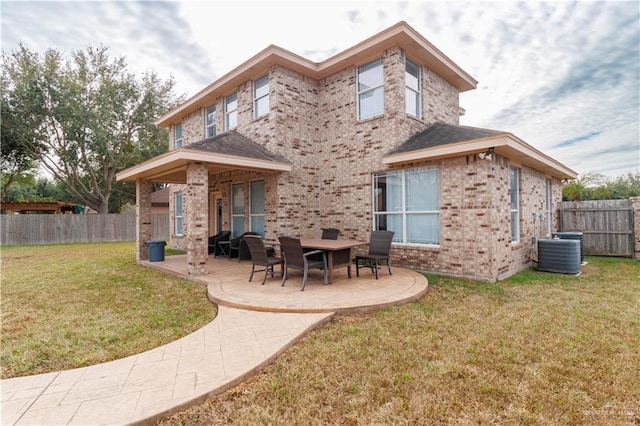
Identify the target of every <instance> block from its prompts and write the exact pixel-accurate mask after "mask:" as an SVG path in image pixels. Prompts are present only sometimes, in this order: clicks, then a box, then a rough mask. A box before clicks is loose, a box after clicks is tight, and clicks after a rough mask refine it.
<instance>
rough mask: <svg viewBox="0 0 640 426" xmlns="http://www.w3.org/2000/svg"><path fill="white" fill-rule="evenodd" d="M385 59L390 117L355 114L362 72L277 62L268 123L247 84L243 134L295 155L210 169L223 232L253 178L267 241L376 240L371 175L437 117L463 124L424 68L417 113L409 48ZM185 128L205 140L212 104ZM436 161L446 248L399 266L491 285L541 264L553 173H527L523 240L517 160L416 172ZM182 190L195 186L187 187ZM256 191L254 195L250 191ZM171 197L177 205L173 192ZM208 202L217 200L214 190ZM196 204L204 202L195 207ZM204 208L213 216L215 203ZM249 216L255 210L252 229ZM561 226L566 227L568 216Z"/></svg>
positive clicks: (411, 253)
mask: <svg viewBox="0 0 640 426" xmlns="http://www.w3.org/2000/svg"><path fill="white" fill-rule="evenodd" d="M382 57H383V61H384V76H385V94H384V102H385V110H384V114H383V115H382V116H380V117H375V118H371V119H368V120H362V121H357V120H356V115H357V111H356V108H357V94H356V81H357V77H356V72H357V71H356V68H355V67H349V68H347V69H344V70H341V71H339V72H337V73H335V74H334V75H332V76H329V77H327V78H325V79H323V80H321V81H316V80H313V79H310V78H308V77H306V76H303V75H301V74H299V73H297V72H294V71H291V70H288V69H285V68H283V67H280V66H274V67H272V68H271V69H270V71H269V72H270V74H269V77H270V109H271V110H270V113H269V114H268V115H266V116H263V117H260V118H258V119H254V118H253V115H252V108H253V105H252V101H253V99H252V82H251V81H247V82H245V83H243V84H241V85H240V86H239V87H238V91H237V93H238V131H239V132H240V133H242V134H243V135H245V136H247V137H249V138H251V139H252V140H254V141H255V142H257V143H259V144H261V145H263V146H265V147H267V148H268V149H269V150H270V151H271V152H274V153H277V154H281V155H283V156H284V157H286V158H287V159H288V160H289V161H291V162H292V164H293V170H292V171H291V172H290V173H281V174H271V173H259V172H246V171H234V172H228V173H224V174H220V175H215V176H210V177H209V186H208V190H209V192H220V193H221V194H222V199H223V212H224V213H223V214H224V217H223V226H222V227H223V228H224V229H230V216H229V212H230V205H229V204H230V193H229V192H230V186H231V184H232V183H238V182H245V184H247V185H248V183H249V182H250V181H251V180H257V179H264V180H265V189H266V200H265V202H266V206H265V210H266V211H265V232H266V238H267V239H270V240H273V239H276V238H277V236H279V235H291V236H318V235H320V228H323V227H336V228H339V229H340V230H341V232H342V237H344V238H358V239H363V240H367V239H368V237H369V233H370V232H371V228H372V209H373V206H372V175H373V174H374V173H379V172H382V171H385V170H387V169H388V167H387V166H385V165H384V164H383V163H382V156H383V155H384V153H386V152H387V151H389V150H390V149H392V148H394V147H396V146H398V145H400V144H402V143H403V142H404V141H406V140H407V139H408V138H409V137H410V136H412V135H413V134H415V133H416V132H418V131H420V130H423V129H425V128H426V127H428V126H429V125H430V124H432V123H434V122H437V121H441V122H445V123H449V124H458V122H459V121H458V120H459V116H458V111H459V102H458V92H457V90H456V89H455V88H454V87H453V86H451V85H450V84H449V83H447V82H446V81H444V80H443V79H442V78H441V77H439V76H438V75H436V74H435V73H433V72H432V71H431V70H428V69H425V68H422V73H421V76H422V79H421V84H422V85H421V90H422V97H423V104H422V117H421V118H415V117H410V116H407V115H406V114H405V112H404V90H405V87H404V72H405V70H404V59H403V52H402V51H401V50H400V49H397V48H394V49H389V50H387V51H385V52H384V53H383V54H382ZM371 59H373V58H371ZM256 77H258V76H256ZM223 102H224V98H223V97H220V98H218V99H216V100H215V105H216V111H217V133H218V134H220V133H222V132H223V122H224V106H223ZM183 133H184V144H185V145H188V144H189V143H193V142H195V141H198V140H201V139H202V138H204V113H203V111H199V112H196V113H193V114H191V115H189V116H188V117H186V118H185V119H184V121H183ZM427 165H435V166H437V167H438V169H439V179H440V191H441V197H440V203H441V204H440V205H441V213H440V237H441V243H440V244H439V245H438V246H415V245H414V246H411V245H394V246H393V249H392V261H393V262H394V263H395V264H398V265H400V264H402V265H404V266H408V267H412V268H415V269H420V270H427V271H434V272H441V273H447V274H452V275H459V276H469V277H476V278H481V279H486V280H490V281H493V280H496V279H499V278H502V277H505V276H508V275H510V274H512V273H514V272H516V271H518V270H520V269H522V268H523V267H526V266H528V265H529V264H530V261H531V253H532V250H531V236H534V235H536V236H538V237H542V236H543V234H541V232H542V231H543V226H542V224H541V222H537V223H535V222H534V220H533V212H538V213H542V212H544V211H545V204H544V203H545V185H544V183H545V176H544V175H543V174H542V173H540V172H537V171H534V170H532V169H529V168H526V167H522V168H521V175H520V176H521V214H520V216H521V230H520V231H521V235H520V242H519V243H517V244H513V243H512V242H511V233H510V198H509V170H510V169H509V168H510V166H511V163H510V160H509V159H507V158H503V157H500V156H498V155H494V159H493V160H492V161H487V160H479V159H478V158H477V156H475V155H467V156H461V157H458V158H450V159H444V160H439V161H434V162H426V163H416V164H411V165H407V166H406V167H423V166H427ZM174 188H175V189H182V190H184V187H182V186H178V185H176V186H174ZM553 188H554V204H553V205H555V201H559V200H560V194H561V187H560V183H559V182H558V181H557V180H555V181H554V186H553ZM245 194H247V197H248V194H249V190H248V186H247V187H246V191H245ZM171 200H172V204H173V197H172V199H171ZM203 200H205V202H204V203H205V204H206V200H207V197H203ZM246 201H247V205H248V200H246ZM186 208H193V207H192V206H187V205H186V204H185V209H186ZM198 208H201V209H203V211H208V210H207V208H206V205H204V204H203V206H200V207H198ZM172 209H173V206H172ZM172 213H173V210H172ZM186 215H187V212H185V216H186ZM556 216H557V215H556ZM248 220H249V218H248V213H247V217H246V224H245V225H246V229H248ZM172 222H173V221H172ZM553 222H554V226H553V229H554V230H555V229H557V217H554V218H553ZM172 226H173V225H172ZM544 232H546V227H544ZM183 240H184V238H177V237H176V236H175V235H174V236H172V245H174V246H178V247H182V248H186V247H187V245H186V242H185V241H183Z"/></svg>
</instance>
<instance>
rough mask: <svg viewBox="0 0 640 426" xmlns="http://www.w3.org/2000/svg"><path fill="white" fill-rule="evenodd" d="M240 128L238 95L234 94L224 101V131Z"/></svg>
mask: <svg viewBox="0 0 640 426" xmlns="http://www.w3.org/2000/svg"><path fill="white" fill-rule="evenodd" d="M236 127H238V93H232V94H231V95H229V96H227V97H226V98H225V99H224V129H225V130H231V129H235V128H236Z"/></svg>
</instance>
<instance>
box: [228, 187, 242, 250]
mask: <svg viewBox="0 0 640 426" xmlns="http://www.w3.org/2000/svg"><path fill="white" fill-rule="evenodd" d="M243 233H244V183H234V184H232V185H231V235H232V236H233V238H235V237H239V236H240V235H242V234H243Z"/></svg>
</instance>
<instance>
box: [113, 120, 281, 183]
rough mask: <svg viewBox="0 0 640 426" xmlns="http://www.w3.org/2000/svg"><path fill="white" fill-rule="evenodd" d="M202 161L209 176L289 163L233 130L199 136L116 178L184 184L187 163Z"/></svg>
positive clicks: (278, 167) (275, 168) (277, 170)
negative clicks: (209, 136) (194, 140)
mask: <svg viewBox="0 0 640 426" xmlns="http://www.w3.org/2000/svg"><path fill="white" fill-rule="evenodd" d="M193 163H199V164H204V165H205V166H206V167H207V169H208V171H209V174H210V175H213V174H218V173H224V172H229V171H233V170H256V171H262V172H275V173H280V172H290V171H291V170H292V165H291V163H290V162H289V161H287V160H286V159H285V158H284V157H282V156H280V155H277V154H273V153H271V152H270V151H269V150H267V149H266V148H264V147H263V146H261V145H259V144H257V143H255V142H253V141H252V140H250V139H249V138H247V137H245V136H243V135H241V134H239V133H238V132H236V131H232V132H227V133H223V134H221V135H218V136H214V137H212V138H207V139H203V140H201V141H199V142H196V143H194V144H191V145H188V146H185V147H182V148H179V149H175V150H172V151H169V152H166V153H164V154H162V155H159V156H157V157H154V158H152V159H150V160H147V161H145V162H143V163H140V164H138V165H136V166H133V167H130V168H128V169H126V170H123V171H122V172H120V173H118V174H117V176H116V179H117V180H118V181H123V182H135V181H136V180H138V179H143V180H147V181H150V182H162V183H185V182H186V181H187V167H188V166H189V165H190V164H193Z"/></svg>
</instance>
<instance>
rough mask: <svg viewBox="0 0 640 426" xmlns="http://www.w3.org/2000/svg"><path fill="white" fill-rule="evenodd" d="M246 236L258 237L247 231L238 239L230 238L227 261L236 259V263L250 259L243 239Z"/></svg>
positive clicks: (255, 233) (254, 233)
mask: <svg viewBox="0 0 640 426" xmlns="http://www.w3.org/2000/svg"><path fill="white" fill-rule="evenodd" d="M247 235H258V233H257V232H251V231H249V232H245V233H244V234H242V235H240V236H239V237H236V238H232V239H231V240H230V244H229V259H232V258H234V257H237V258H238V262H239V261H241V260H245V259H251V253H249V247H247V243H246V242H245V241H244V237H246V236H247Z"/></svg>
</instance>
